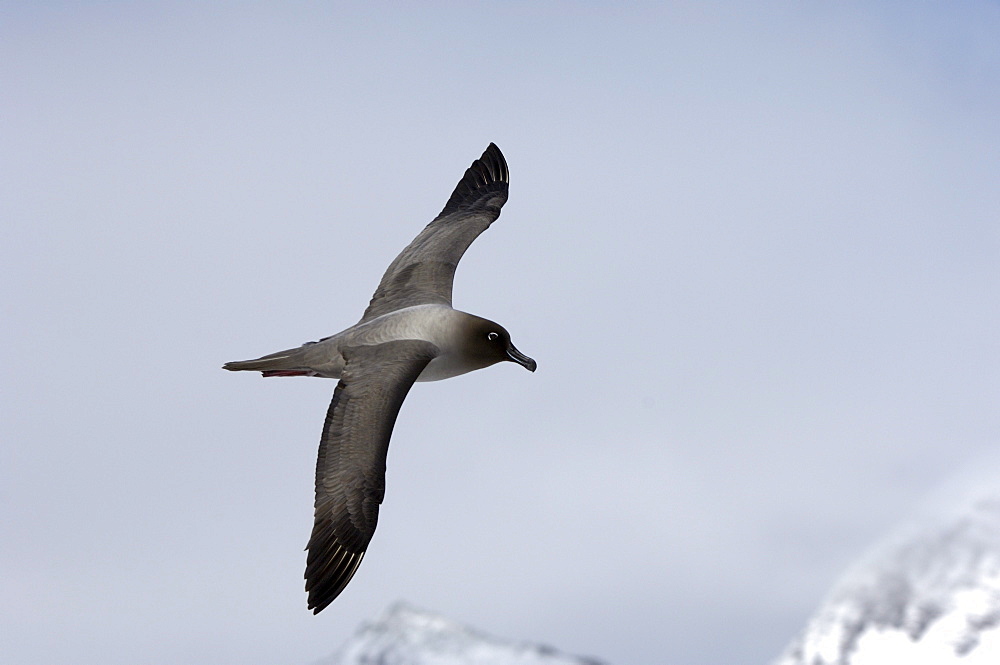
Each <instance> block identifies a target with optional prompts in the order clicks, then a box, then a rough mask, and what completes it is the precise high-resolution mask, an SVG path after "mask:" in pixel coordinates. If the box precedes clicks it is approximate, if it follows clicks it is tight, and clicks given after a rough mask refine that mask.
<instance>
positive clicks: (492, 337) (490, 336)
mask: <svg viewBox="0 0 1000 665" xmlns="http://www.w3.org/2000/svg"><path fill="white" fill-rule="evenodd" d="M486 339H488V340H490V341H491V342H495V341H497V340H498V339H500V333H495V332H491V333H486Z"/></svg>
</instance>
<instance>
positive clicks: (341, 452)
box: [305, 340, 438, 614]
mask: <svg viewBox="0 0 1000 665" xmlns="http://www.w3.org/2000/svg"><path fill="white" fill-rule="evenodd" d="M343 353H344V358H345V360H346V361H347V362H346V364H345V365H344V371H343V373H342V375H341V379H340V382H339V383H338V384H337V388H336V389H335V390H334V392H333V399H332V400H331V402H330V408H329V409H328V410H327V414H326V421H325V422H324V424H323V435H322V437H321V438H320V445H319V456H318V459H317V461H316V503H315V515H314V523H313V530H312V536H311V537H310V538H309V544H308V546H307V547H306V549H307V550H309V553H308V555H307V557H306V571H305V578H306V591H307V592H308V593H309V609H311V610H312V611H313V613H314V614H316V613H319V612H320V611H321V610H322V609H323V608H325V607H326V606H327V605H329V604H330V603H331V602H333V600H334V599H335V598H336V597H337V596H338V595H339V594H340V592H341V591H343V590H344V587H345V586H347V583H348V582H349V581H350V580H351V578H352V577H353V576H354V573H355V572H356V571H357V569H358V566H359V565H361V559H362V558H363V557H364V555H365V550H366V549H367V548H368V543H369V542H370V541H371V539H372V535H373V534H374V533H375V526H376V523H377V522H378V507H379V504H381V503H382V499H383V497H384V496H385V461H386V454H387V453H388V451H389V437H390V436H391V435H392V428H393V425H394V424H395V423H396V416H397V415H398V414H399V408H400V406H402V404H403V400H404V399H405V398H406V394H407V393H408V392H409V390H410V387H411V386H412V385H413V382H414V381H416V379H417V376H419V375H420V372H422V371H423V369H424V367H426V366H427V364H428V363H429V362H430V361H431V360H432V359H433V358H434V356H436V355H437V353H438V348H437V347H436V346H434V345H433V344H431V343H430V342H424V341H420V340H398V341H393V342H386V343H384V344H379V345H377V346H363V347H353V348H348V349H344V351H343Z"/></svg>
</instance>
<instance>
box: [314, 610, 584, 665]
mask: <svg viewBox="0 0 1000 665" xmlns="http://www.w3.org/2000/svg"><path fill="white" fill-rule="evenodd" d="M316 665H602V664H601V662H600V661H597V660H594V659H592V658H581V657H579V656H570V655H567V654H564V653H560V652H558V651H556V650H555V649H553V648H551V647H548V646H543V645H538V644H530V643H527V642H516V641H511V640H504V639H500V638H497V637H493V636H491V635H487V634H485V633H481V632H479V631H477V630H475V629H473V628H469V627H468V626H463V625H461V624H459V623H456V622H454V621H451V620H450V619H446V618H444V617H442V616H439V615H437V614H433V613H431V612H426V611H423V610H419V609H416V608H414V607H412V606H410V605H407V604H406V603H397V604H395V605H393V606H392V607H390V608H389V609H388V610H386V612H385V614H384V615H382V617H380V618H379V619H378V620H376V621H374V622H371V623H366V624H364V625H362V626H361V627H360V628H359V629H358V631H357V632H356V633H355V634H354V636H353V637H351V639H349V640H348V641H347V643H346V644H345V645H344V646H343V647H342V648H341V649H340V651H338V652H337V653H336V654H334V655H333V656H331V657H330V658H328V659H326V660H323V661H320V662H319V663H317V664H316Z"/></svg>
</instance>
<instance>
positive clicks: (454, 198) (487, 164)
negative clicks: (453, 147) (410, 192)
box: [438, 143, 510, 217]
mask: <svg viewBox="0 0 1000 665" xmlns="http://www.w3.org/2000/svg"><path fill="white" fill-rule="evenodd" d="M509 183H510V172H509V171H508V170H507V160H506V159H504V156H503V153H502V152H500V148H498V147H497V145H496V144H495V143H490V145H489V146H488V147H487V148H486V150H485V151H484V152H483V155H482V157H480V158H479V159H477V160H476V161H474V162H472V166H470V167H469V168H467V169H466V170H465V175H464V176H462V179H461V180H459V181H458V185H456V187H455V191H454V192H452V193H451V198H450V199H448V203H446V204H445V206H444V209H443V210H442V211H441V214H440V215H438V216H439V217H440V216H441V215H447V214H449V213H451V212H454V211H456V210H459V209H461V208H465V207H469V206H472V205H474V204H476V203H479V202H481V201H483V199H484V198H485V199H486V200H487V201H488V200H490V199H489V198H486V197H487V195H488V194H491V193H501V192H502V193H503V196H504V200H503V201H500V204H499V205H500V206H502V205H503V204H504V201H506V193H507V186H508V184H509ZM494 205H496V204H494ZM497 207H499V206H497Z"/></svg>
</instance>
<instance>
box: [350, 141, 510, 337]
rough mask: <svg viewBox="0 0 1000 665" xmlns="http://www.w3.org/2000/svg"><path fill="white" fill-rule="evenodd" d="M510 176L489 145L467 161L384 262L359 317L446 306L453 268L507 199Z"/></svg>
mask: <svg viewBox="0 0 1000 665" xmlns="http://www.w3.org/2000/svg"><path fill="white" fill-rule="evenodd" d="M509 182H510V175H509V173H508V171H507V161H506V160H505V159H504V156H503V153H501V152H500V149H499V148H497V147H496V145H494V144H493V143H491V144H490V145H489V147H488V148H486V152H484V153H483V156H482V157H480V158H479V159H477V160H476V161H474V162H473V163H472V166H470V167H469V168H468V169H466V171H465V175H464V176H463V177H462V179H461V180H460V181H459V182H458V185H457V186H456V187H455V191H454V192H452V194H451V198H449V199H448V203H446V204H445V206H444V209H442V210H441V213H440V214H439V215H438V216H437V217H436V218H434V220H433V221H432V222H431V223H430V224H428V225H427V226H426V227H424V229H423V230H422V231H421V232H420V233H419V234H418V235H417V237H416V238H414V239H413V242H411V243H410V244H409V245H407V247H406V249H404V250H403V251H402V252H400V254H399V256H397V257H396V258H395V260H394V261H393V262H392V263H391V264H389V267H388V268H387V269H386V271H385V274H384V275H383V276H382V281H381V282H379V285H378V288H377V289H375V295H373V296H372V299H371V302H370V303H369V305H368V309H366V310H365V314H364V316H363V317H362V318H361V321H362V322H364V321H369V320H371V319H374V318H376V317H379V316H381V315H383V314H386V313H388V312H392V311H395V310H397V309H403V308H404V307H411V306H413V305H423V304H429V303H435V304H442V305H451V292H452V284H453V283H454V279H455V269H456V268H457V267H458V262H459V261H460V260H461V258H462V255H463V254H465V250H467V249H468V248H469V245H471V244H472V241H473V240H475V239H476V238H477V237H479V234H481V233H482V232H483V231H485V230H486V229H488V228H489V226H490V224H492V223H493V222H494V221H495V220H496V218H497V217H499V216H500V208H501V207H503V204H504V203H505V202H506V201H507V188H508V184H509Z"/></svg>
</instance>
